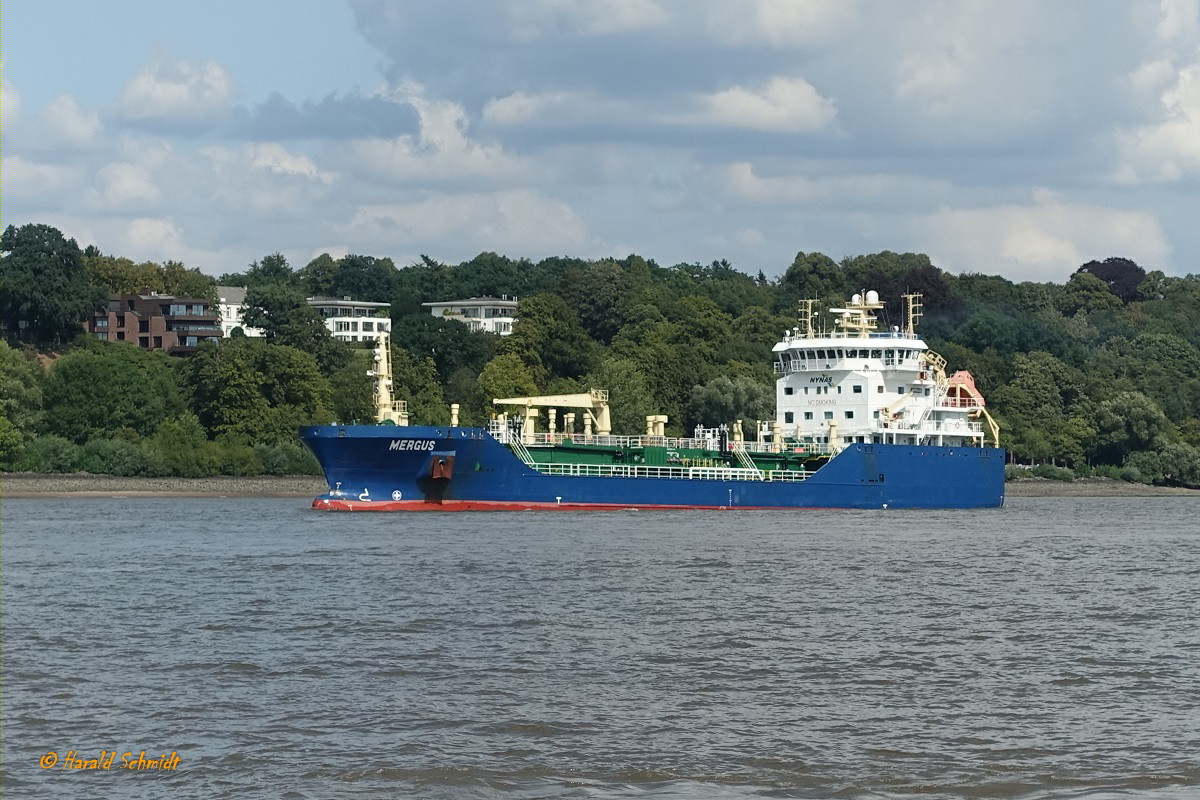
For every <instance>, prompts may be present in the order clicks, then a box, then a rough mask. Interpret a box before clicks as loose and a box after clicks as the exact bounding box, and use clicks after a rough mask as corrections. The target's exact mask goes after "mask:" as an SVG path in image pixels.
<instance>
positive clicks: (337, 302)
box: [307, 295, 392, 308]
mask: <svg viewBox="0 0 1200 800" xmlns="http://www.w3.org/2000/svg"><path fill="white" fill-rule="evenodd" d="M307 302H308V304H309V305H310V306H347V307H349V308H355V307H357V308H391V307H392V304H391V303H375V302H372V301H370V300H351V299H350V298H349V297H327V296H325V295H317V296H315V297H309V298H307Z"/></svg>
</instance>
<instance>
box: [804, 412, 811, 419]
mask: <svg viewBox="0 0 1200 800" xmlns="http://www.w3.org/2000/svg"><path fill="white" fill-rule="evenodd" d="M804 418H805V419H812V412H811V411H805V412H804Z"/></svg>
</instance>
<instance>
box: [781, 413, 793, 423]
mask: <svg viewBox="0 0 1200 800" xmlns="http://www.w3.org/2000/svg"><path fill="white" fill-rule="evenodd" d="M795 418H796V415H795V414H793V413H792V412H791V411H785V412H784V413H783V421H784V422H792V421H793V420H795Z"/></svg>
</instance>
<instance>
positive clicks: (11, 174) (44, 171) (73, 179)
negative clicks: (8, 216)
mask: <svg viewBox="0 0 1200 800" xmlns="http://www.w3.org/2000/svg"><path fill="white" fill-rule="evenodd" d="M3 171H4V196H5V199H12V198H22V199H41V200H51V199H53V198H55V197H56V196H57V195H59V194H60V193H64V192H66V191H68V190H74V189H75V188H76V187H77V186H78V183H79V172H78V170H75V169H73V168H71V167H68V166H63V165H61V164H45V163H40V162H37V161H30V160H28V159H26V158H22V157H21V156H12V155H5V156H4V168H3ZM10 207H11V206H10Z"/></svg>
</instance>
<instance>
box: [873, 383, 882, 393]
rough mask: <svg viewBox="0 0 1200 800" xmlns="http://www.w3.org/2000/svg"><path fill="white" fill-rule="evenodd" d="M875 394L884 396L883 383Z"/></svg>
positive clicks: (876, 388) (876, 389)
mask: <svg viewBox="0 0 1200 800" xmlns="http://www.w3.org/2000/svg"><path fill="white" fill-rule="evenodd" d="M875 394H883V384H882V383H881V384H879V385H878V386H876V387H875Z"/></svg>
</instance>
